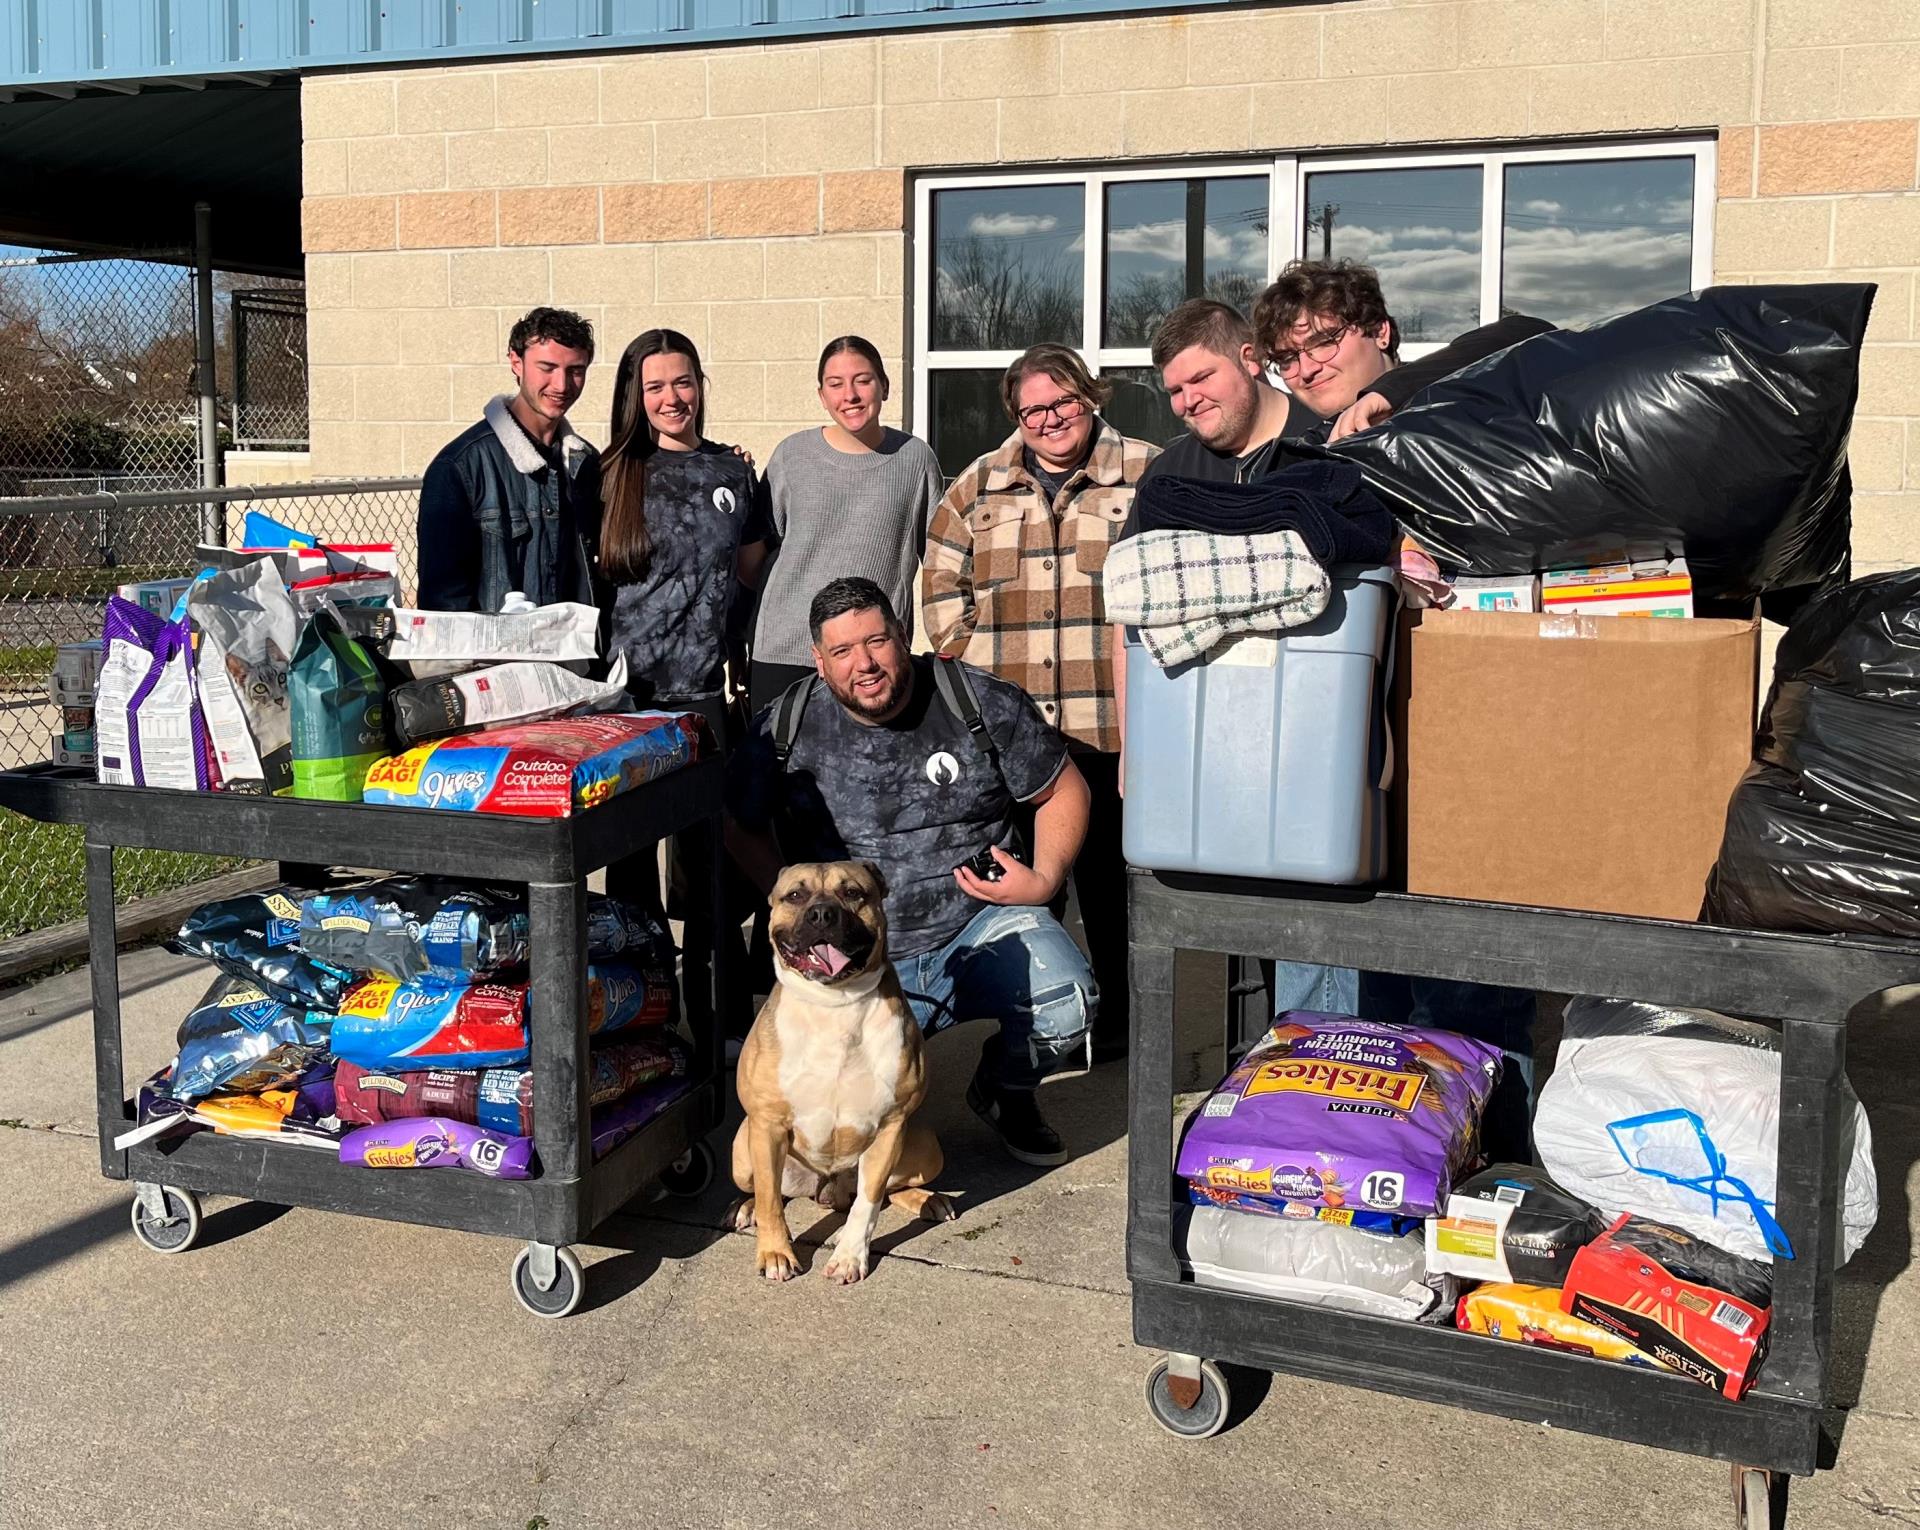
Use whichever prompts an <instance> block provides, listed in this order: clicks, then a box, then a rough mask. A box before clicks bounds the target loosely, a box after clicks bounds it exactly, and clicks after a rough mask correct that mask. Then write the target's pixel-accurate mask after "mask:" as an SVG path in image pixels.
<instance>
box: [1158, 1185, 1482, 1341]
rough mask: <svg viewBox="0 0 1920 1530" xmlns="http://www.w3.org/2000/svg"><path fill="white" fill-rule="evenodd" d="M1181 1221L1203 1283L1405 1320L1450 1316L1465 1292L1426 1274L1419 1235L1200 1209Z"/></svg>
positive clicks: (1445, 1278) (1187, 1256)
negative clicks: (1439, 1312)
mask: <svg viewBox="0 0 1920 1530" xmlns="http://www.w3.org/2000/svg"><path fill="white" fill-rule="evenodd" d="M1177 1220H1178V1221H1179V1222H1183V1223H1184V1229H1183V1234H1184V1235H1183V1237H1182V1242H1181V1245H1180V1246H1181V1248H1182V1250H1183V1262H1184V1263H1185V1264H1186V1266H1187V1268H1188V1269H1190V1270H1191V1271H1192V1272H1193V1278H1194V1280H1195V1281H1196V1282H1197V1283H1198V1284H1200V1285H1203V1286H1217V1287H1220V1288H1221V1289H1223V1290H1227V1291H1247V1292H1251V1293H1253V1294H1254V1295H1256V1296H1279V1297H1285V1298H1286V1299H1287V1300H1288V1301H1295V1302H1307V1303H1310V1304H1312V1305H1313V1306H1316V1307H1330V1308H1333V1309H1335V1310H1336V1311H1340V1312H1364V1313H1368V1314H1371V1315H1372V1316H1374V1317H1389V1318H1406V1319H1413V1318H1418V1317H1424V1316H1426V1315H1427V1314H1428V1313H1429V1312H1432V1311H1434V1310H1436V1308H1439V1309H1441V1310H1446V1311H1451V1310H1452V1304H1453V1301H1454V1299H1455V1298H1456V1297H1457V1296H1458V1295H1459V1290H1460V1283H1459V1282H1458V1281H1457V1280H1455V1279H1454V1278H1453V1277H1452V1276H1450V1275H1430V1274H1429V1273H1428V1272H1427V1268H1426V1256H1425V1254H1424V1252H1423V1251H1422V1249H1421V1244H1420V1235H1419V1234H1418V1233H1417V1232H1415V1233H1405V1234H1401V1235H1398V1236H1396V1235H1395V1234H1393V1233H1377V1232H1363V1231H1361V1230H1360V1229H1359V1228H1357V1227H1342V1226H1340V1225H1339V1224H1338V1223H1333V1222H1319V1221H1302V1220H1296V1219H1293V1218H1288V1217H1250V1216H1245V1215H1242V1214H1241V1213H1239V1212H1237V1211H1227V1210H1224V1209H1223V1208H1221V1207H1217V1206H1196V1207H1194V1208H1192V1210H1191V1211H1189V1212H1188V1213H1186V1215H1185V1216H1184V1217H1182V1218H1178V1219H1177ZM1442 1304H1444V1307H1443V1306H1442Z"/></svg>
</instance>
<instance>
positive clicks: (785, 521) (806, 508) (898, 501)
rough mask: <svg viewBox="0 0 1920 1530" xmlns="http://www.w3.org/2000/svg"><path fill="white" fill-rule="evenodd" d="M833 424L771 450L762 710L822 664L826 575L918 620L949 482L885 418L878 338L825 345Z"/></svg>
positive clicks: (758, 645) (761, 633)
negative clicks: (812, 621)
mask: <svg viewBox="0 0 1920 1530" xmlns="http://www.w3.org/2000/svg"><path fill="white" fill-rule="evenodd" d="M818 381H819V385H820V403H821V406H822V407H823V408H825V410H826V411H827V419H828V422H829V423H827V424H826V425H824V426H821V427H820V428H818V429H811V428H810V429H807V430H801V431H796V432H795V433H794V434H793V435H790V436H788V437H787V439H786V440H784V441H782V442H781V443H780V444H779V445H778V446H776V447H775V448H774V449H773V455H772V456H771V457H769V458H768V459H767V471H766V485H767V490H768V494H769V497H770V499H771V503H772V510H773V528H774V534H775V536H776V538H777V539H778V544H779V550H778V551H777V552H776V553H775V554H774V558H773V562H772V565H771V567H770V569H769V572H768V574H767V576H766V583H765V584H764V585H763V586H762V589H761V593H760V612H759V617H758V620H757V621H756V622H755V625H754V633H753V668H752V678H751V683H750V696H751V705H752V708H753V710H754V712H756V713H758V712H759V710H760V709H761V708H762V707H764V706H768V705H770V704H771V703H772V702H773V700H774V699H775V698H776V697H777V696H779V694H780V692H781V691H783V690H785V689H786V687H787V686H788V685H790V684H792V683H793V681H795V680H797V679H799V678H800V677H801V676H802V675H810V674H812V673H813V638H812V635H811V634H810V633H809V632H808V631H807V607H808V605H809V604H810V603H811V602H812V600H813V597H814V594H815V593H816V592H817V591H818V590H819V589H820V587H821V586H822V585H824V584H827V583H828V582H830V581H831V580H834V579H839V578H842V577H844V576H847V575H856V574H857V575H861V576H864V577H865V578H868V579H871V580H872V581H873V582H874V583H875V584H877V585H879V586H880V588H881V589H883V590H885V591H886V592H887V594H888V596H889V597H890V598H891V599H892V601H893V603H894V609H895V610H896V611H898V612H900V613H901V616H902V618H903V619H904V620H906V621H907V622H908V623H909V624H911V622H912V616H911V614H910V613H911V612H912V611H913V609H914V599H913V594H914V579H915V576H916V574H917V573H918V571H919V567H920V553H921V550H922V549H923V548H924V547H925V546H926V541H927V521H928V519H929V517H930V516H931V515H932V514H933V509H934V506H936V505H937V504H939V503H940V495H941V493H942V492H943V490H944V488H945V485H944V484H943V482H942V480H941V475H940V464H939V462H938V461H937V460H936V459H935V457H934V455H933V448H932V447H930V446H928V445H927V443H926V442H924V441H922V440H921V439H920V438H919V437H918V436H910V435H908V434H906V433H905V432H904V431H899V430H894V429H892V428H891V427H890V426H886V425H883V424H881V423H880V409H881V406H882V405H883V404H885V403H886V401H887V392H888V382H887V369H886V367H885V366H884V365H883V364H882V362H881V360H880V352H879V351H878V350H876V349H875V348H874V346H873V343H872V342H871V341H869V340H865V339H862V338H861V337H860V336H859V335H842V336H841V337H840V338H839V339H837V340H834V341H831V342H829V343H828V345H827V348H826V349H825V350H823V351H822V352H821V353H820V367H819V372H818Z"/></svg>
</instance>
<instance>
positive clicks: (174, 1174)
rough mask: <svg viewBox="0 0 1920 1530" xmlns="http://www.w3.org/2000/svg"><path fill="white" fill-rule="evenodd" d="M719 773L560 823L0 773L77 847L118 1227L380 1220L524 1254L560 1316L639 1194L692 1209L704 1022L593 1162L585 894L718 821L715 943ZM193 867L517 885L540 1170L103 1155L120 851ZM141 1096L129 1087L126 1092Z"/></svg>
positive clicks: (259, 1146)
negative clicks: (287, 1210)
mask: <svg viewBox="0 0 1920 1530" xmlns="http://www.w3.org/2000/svg"><path fill="white" fill-rule="evenodd" d="M721 780H722V766H721V764H720V763H719V762H718V761H717V760H707V761H701V762H698V763H695V764H692V765H689V766H687V767H686V768H684V769H682V770H679V771H676V772H674V773H673V774H671V775H667V776H663V777H661V778H660V779H659V780H657V781H654V782H651V783H649V784H648V785H645V786H642V787H640V788H638V789H637V790H634V791H630V792H627V793H624V794H623V795H620V796H617V797H614V798H612V799H610V800H609V801H607V802H605V803H603V804H601V805H600V806H598V807H595V808H592V809H589V810H587V811H585V812H579V813H576V814H574V815H573V816H572V817H569V818H517V817H507V816H502V815H497V814H484V813H455V812H444V811H435V810H432V809H426V808H406V807H375V806H370V805H366V804H361V803H335V802H307V801H297V800H294V799H292V798H286V797H249V796H240V795H235V794H230V793H224V792H180V791H162V790H158V789H155V788H150V787H126V786H102V785H100V784H98V783H97V782H95V781H92V780H90V779H88V778H87V777H86V776H85V775H84V774H82V773H78V772H73V771H59V770H54V769H51V768H49V767H45V766H41V767H29V768H27V769H24V770H13V771H0V807H7V808H12V809H14V810H15V811H17V812H20V813H23V814H25V815H26V816H27V817H29V818H36V819H40V820H41V821H43V822H51V823H72V824H79V825H81V826H82V827H83V828H84V830H85V836H86V860H87V924H88V939H89V947H90V957H91V967H92V977H93V1036H94V1078H95V1087H96V1091H97V1095H98V1103H99V1129H100V1166H101V1170H102V1172H104V1173H105V1174H106V1176H107V1177H108V1178H109V1179H130V1180H132V1181H133V1188H134V1201H133V1228H134V1232H135V1233H136V1234H138V1236H139V1238H140V1240H141V1242H143V1243H145V1244H146V1245H147V1246H148V1247H149V1248H151V1249H154V1250H156V1251H157V1252H160V1253H168V1254H171V1253H179V1252H181V1251H183V1250H185V1249H187V1248H189V1247H191V1246H192V1244H193V1242H194V1240H195V1239H196V1238H197V1237H198V1235H199V1231H200V1202H199V1196H201V1195H232V1196H240V1197H243V1198H245V1199H247V1200H254V1201H265V1202H268V1203H271V1204H275V1205H282V1206H311V1207H316V1208H318V1209H320V1210H323V1211H343V1212H350V1213H353V1214H354V1215H358V1216H370V1217H380V1218H384V1219H386V1220H388V1221H395V1222H416V1223H421V1224H424V1225H427V1226H432V1227H453V1228H459V1229H461V1230H463V1231H466V1232H477V1233H489V1234H492V1235H494V1236H497V1237H509V1238H524V1239H525V1240H526V1244H527V1246H526V1247H525V1248H524V1249H523V1250H521V1252H520V1253H519V1254H518V1255H516V1256H515V1258H514V1261H513V1268H512V1277H511V1278H512V1286H513V1294H514V1296H515V1297H516V1298H517V1299H518V1300H519V1302H520V1304H521V1305H522V1306H524V1307H525V1308H526V1309H527V1310H528V1311H529V1312H532V1313H534V1314H536V1315H538V1316H541V1317H565V1316H566V1315H567V1314H568V1313H570V1312H572V1311H573V1310H574V1309H575V1308H576V1307H577V1306H579V1304H580V1299H581V1297H582V1295H583V1294H584V1291H585V1286H586V1281H585V1272H584V1271H583V1269H582V1267H581V1264H580V1260H579V1258H578V1256H576V1255H575V1254H574V1252H573V1251H572V1249H571V1248H570V1247H569V1246H568V1245H570V1244H573V1243H577V1242H580V1241H582V1240H584V1239H585V1238H586V1237H588V1235H589V1234H591V1233H592V1231H593V1229H594V1228H596V1227H597V1226H599V1225H600V1223H602V1222H604V1221H605V1220H606V1219H607V1218H608V1217H610V1216H612V1215H613V1214H614V1213H615V1212H616V1211H618V1210H619V1209H620V1208H621V1207H622V1206H624V1205H625V1204H626V1203H627V1202H628V1201H629V1200H630V1199H631V1198H632V1197H633V1195H634V1194H635V1192H637V1191H639V1190H640V1189H642V1188H643V1187H645V1186H647V1185H649V1184H651V1183H654V1182H656V1181H657V1182H660V1183H662V1184H664V1185H665V1186H666V1187H667V1188H668V1189H669V1190H672V1191H675V1192H677V1193H682V1194H697V1193H699V1191H701V1190H702V1189H704V1188H705V1187H706V1185H707V1184H708V1183H709V1182H710V1181H711V1180H712V1177H713V1170H714V1160H713V1154H712V1151H711V1149H710V1148H709V1147H708V1146H707V1144H706V1143H705V1141H704V1140H703V1139H704V1137H705V1136H706V1134H707V1133H708V1132H710V1131H711V1130H712V1129H713V1127H714V1126H715V1125H716V1124H717V1123H718V1122H719V1120H720V1116H721V1088H722V1078H721V1071H720V1059H721V1042H720V1036H719V1021H718V1019H717V1018H712V1019H710V1020H708V1021H707V1022H705V1023H702V1024H697V1025H695V1026H694V1027H693V1030H694V1035H693V1069H692V1075H691V1079H690V1081H689V1082H690V1084H691V1087H690V1089H689V1090H688V1092H687V1093H686V1094H685V1095H683V1096H682V1097H681V1098H679V1099H678V1100H676V1101H675V1102H674V1103H673V1104H672V1105H671V1106H669V1107H668V1108H667V1110H666V1111H665V1112H664V1113H663V1114H661V1115H660V1116H659V1117H657V1118H656V1119H655V1120H653V1121H651V1122H649V1123H648V1124H647V1125H646V1126H644V1127H642V1128H641V1130H640V1131H639V1132H637V1133H636V1134H635V1135H634V1136H633V1137H631V1138H630V1139H628V1140H627V1141H626V1142H624V1143H622V1144H621V1145H620V1146H619V1147H617V1148H615V1149H614V1150H613V1151H612V1152H611V1153H609V1154H607V1156H606V1157H605V1158H603V1159H601V1160H600V1161H599V1162H597V1163H596V1162H594V1160H593V1156H592V1144H591V1140H590V1136H589V1131H590V1119H589V1112H588V1105H587V1085H588V1080H589V1078H590V1077H591V1069H590V1066H589V1063H588V1055H587V1027H586V1015H587V996H586V942H585V928H586V897H587V893H586V878H587V876H588V874H589V873H591V872H593V871H595V870H598V869H599V868H600V867H602V866H605V865H607V864H609V863H610V862H613V861H617V860H620V859H622V858H623V857H625V856H628V855H631V854H634V853H635V852H644V851H647V850H649V849H650V848H651V847H652V846H653V845H654V843H655V842H656V841H658V840H660V839H663V838H665V837H666V836H667V835H668V834H671V833H673V832H674V831H675V830H678V829H682V828H685V827H687V826H688V825H690V824H693V823H696V822H698V821H700V820H701V819H713V820H716V823H715V832H714V835H713V843H714V858H715V863H716V866H715V870H716V875H715V876H714V877H713V879H712V885H713V887H714V888H715V890H716V891H715V901H716V910H715V912H716V918H715V919H714V921H713V926H714V928H715V929H718V928H720V926H721V924H722V922H723V921H722V918H721V917H719V915H720V910H719V908H718V901H719V896H720V893H719V890H720V889H721V888H722V886H723V882H722V879H721V878H720V876H719V875H718V874H717V873H718V869H719V860H720V848H719V846H720V835H719V833H718V824H717V817H718V814H719V812H720V804H721ZM134 848H139V849H153V850H193V851H200V852H212V853H215V854H227V855H239V856H246V857H249V858H253V859H257V860H265V861H277V862H279V863H280V864H281V867H282V870H283V874H284V875H286V876H287V879H288V880H289V881H293V882H296V883H299V882H309V881H311V880H313V873H314V872H316V871H317V870H319V869H321V868H324V867H326V866H351V867H362V868H380V869H384V870H390V871H402V872H422V873H432V874H438V875H444V876H450V877H468V878H472V879H475V880H480V881H486V882H491V883H502V882H505V883H523V884H525V886H526V889H527V903H528V915H529V921H530V924H531V949H530V953H529V954H530V958H531V969H532V970H531V974H530V975H531V980H532V985H533V987H532V991H533V993H534V995H535V996H536V1001H535V1003H536V1007H535V1011H534V1013H533V1015H532V1017H531V1030H532V1046H533V1055H532V1062H531V1068H532V1071H533V1075H534V1078H533V1099H534V1146H535V1149H536V1151H537V1154H538V1157H539V1172H538V1174H537V1175H536V1176H535V1177H534V1178H532V1179H527V1180H517V1181H516V1180H496V1179H489V1178H486V1177H484V1176H482V1175H479V1174H472V1173H466V1172H462V1171H457V1170H451V1169H447V1170H437V1171H430V1172H427V1171H422V1172H402V1171H392V1172H385V1171H378V1170H370V1169H364V1168H358V1167H352V1166H348V1165H345V1164H342V1163H341V1162H340V1161H339V1159H338V1158H337V1157H335V1156H333V1155H331V1154H329V1153H327V1152H325V1151H323V1150H316V1149H314V1148H311V1147H300V1146H296V1145H292V1144H282V1143H275V1142H272V1141H267V1140H261V1139H249V1138H239V1137H227V1136H221V1135H218V1134H216V1133H214V1132H211V1131H193V1132H189V1133H186V1134H183V1135H177V1136H170V1137H162V1138H158V1139H156V1140H153V1141H148V1142H143V1143H138V1144H136V1145H134V1146H132V1147H131V1148H129V1149H127V1150H125V1151H122V1150H120V1149H117V1148H116V1147H115V1146H114V1145H113V1144H114V1139H115V1138H116V1137H117V1136H119V1135H121V1134H122V1133H124V1132H126V1131H127V1130H128V1129H129V1128H130V1127H131V1126H132V1125H133V1124H134V1119H135V1112H134V1102H133V1101H132V1100H131V1099H129V1097H128V1091H129V1081H128V1079H127V1077H126V1074H125V1070H124V1067H123V1063H122V1056H121V1029H120V969H119V959H118V954H117V949H116V944H115V939H114V868H113V857H114V851H115V850H116V849H134ZM707 967H708V971H709V972H710V974H711V981H712V984H713V1002H712V1004H711V1005H710V1006H709V1007H708V1008H709V1015H710V1016H712V1017H717V1016H719V1015H721V1014H723V1013H724V1012H725V1010H724V1005H723V1003H722V992H721V990H722V988H723V986H724V985H725V984H726V982H727V981H728V979H729V974H728V973H727V972H726V970H725V967H724V964H723V963H721V962H720V961H719V960H717V959H710V960H709V962H708V963H707ZM134 1082H135V1083H136V1085H137V1082H138V1081H137V1080H136V1081H134Z"/></svg>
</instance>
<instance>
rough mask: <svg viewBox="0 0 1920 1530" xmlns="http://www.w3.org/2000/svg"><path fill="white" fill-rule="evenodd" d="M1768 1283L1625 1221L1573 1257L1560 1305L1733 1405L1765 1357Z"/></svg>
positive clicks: (1680, 1239)
mask: <svg viewBox="0 0 1920 1530" xmlns="http://www.w3.org/2000/svg"><path fill="white" fill-rule="evenodd" d="M1772 1304H1773V1277H1772V1272H1771V1271H1770V1270H1769V1268H1768V1267H1767V1266H1766V1265H1764V1264H1761V1263H1760V1262H1759V1261H1758V1260H1754V1259H1742V1258H1741V1257H1740V1256H1739V1255H1738V1254H1729V1253H1727V1252H1726V1250H1724V1249H1719V1248H1715V1247H1714V1246H1713V1245H1712V1244H1711V1243H1707V1242H1703V1241H1702V1240H1701V1239H1699V1238H1696V1237H1694V1236H1693V1235H1692V1234H1691V1233H1687V1232H1683V1231H1681V1230H1680V1229H1679V1228H1677V1227H1666V1226H1663V1225H1662V1224H1660V1223H1658V1222H1648V1221H1645V1220H1643V1219H1641V1218H1639V1217H1629V1216H1623V1217H1621V1218H1620V1219H1619V1220H1618V1221H1616V1222H1615V1223H1614V1224H1613V1225H1612V1226H1611V1227H1609V1228H1608V1229H1607V1230H1606V1231H1605V1232H1604V1233H1602V1234H1601V1235H1600V1236H1599V1237H1598V1238H1596V1239H1595V1240H1594V1241H1593V1242H1592V1243H1589V1244H1588V1245H1587V1246H1586V1247H1585V1248H1583V1249H1581V1250H1580V1252H1579V1253H1577V1254H1575V1255H1574V1256H1573V1265H1572V1268H1571V1269H1569V1270H1568V1271H1567V1283H1566V1285H1565V1286H1564V1287H1562V1288H1561V1292H1560V1307H1561V1310H1562V1311H1564V1312H1569V1313H1571V1314H1572V1315H1573V1316H1574V1317H1577V1318H1580V1319H1582V1320H1584V1321H1586V1322H1589V1323H1592V1324H1593V1325H1595V1326H1596V1327H1598V1328H1604V1329H1606V1330H1607V1331H1608V1332H1609V1333H1612V1334H1617V1335H1618V1336H1619V1337H1621V1338H1623V1339H1625V1340H1626V1341H1627V1342H1628V1343H1629V1344H1631V1345H1633V1347H1634V1348H1635V1349H1638V1350H1640V1351H1642V1352H1643V1353H1645V1354H1649V1355H1651V1356H1653V1358H1654V1359H1656V1360H1658V1361H1659V1362H1660V1363H1661V1364H1663V1365H1665V1366H1667V1367H1668V1368H1669V1369H1671V1370H1676V1371H1679V1372H1680V1373H1681V1374H1682V1375H1685V1376H1691V1377H1692V1378H1693V1379H1694V1380H1695V1381H1698V1382H1700V1383H1701V1384H1702V1385H1704V1386H1709V1387H1712V1388H1713V1389H1714V1390H1715V1391H1716V1392H1719V1393H1720V1394H1721V1395H1722V1396H1724V1397H1726V1398H1728V1399H1729V1400H1733V1401H1738V1399H1739V1398H1740V1396H1741V1394H1742V1393H1744V1392H1745V1391H1746V1390H1747V1388H1748V1387H1750V1386H1751V1385H1752V1384H1753V1375H1754V1372H1755V1371H1757V1370H1758V1369H1759V1368H1760V1362H1761V1361H1762V1360H1763V1359H1765V1358H1766V1353H1767V1326H1768V1324H1769V1322H1770V1321H1771V1319H1772Z"/></svg>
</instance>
